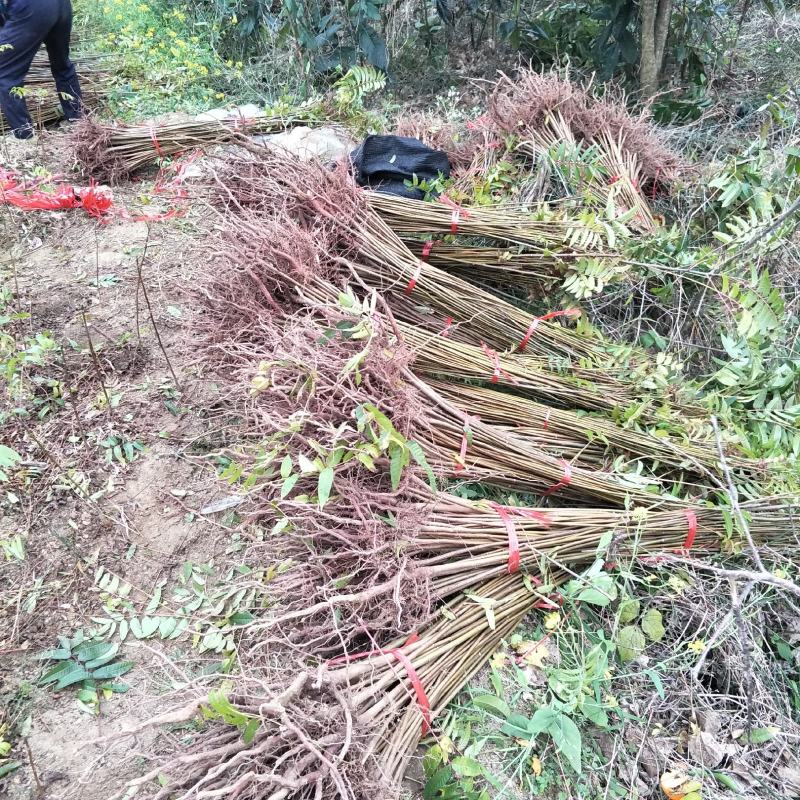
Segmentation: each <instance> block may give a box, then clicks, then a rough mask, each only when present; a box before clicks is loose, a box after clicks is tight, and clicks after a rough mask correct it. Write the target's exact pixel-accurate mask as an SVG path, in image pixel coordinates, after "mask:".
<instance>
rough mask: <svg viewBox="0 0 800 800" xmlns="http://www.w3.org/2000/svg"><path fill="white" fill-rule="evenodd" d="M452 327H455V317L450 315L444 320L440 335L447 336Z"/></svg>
mask: <svg viewBox="0 0 800 800" xmlns="http://www.w3.org/2000/svg"><path fill="white" fill-rule="evenodd" d="M452 327H453V318H452V317H448V318H447V319H446V320H445V321H444V328H442V330H441V332H440V333H439V336H447V333H448V331H449V330H450V328H452Z"/></svg>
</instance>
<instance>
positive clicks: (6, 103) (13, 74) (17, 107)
mask: <svg viewBox="0 0 800 800" xmlns="http://www.w3.org/2000/svg"><path fill="white" fill-rule="evenodd" d="M54 22H55V13H54V9H53V8H51V3H50V2H39V1H38V0H37V2H33V1H32V0H11V2H9V4H8V17H7V19H6V24H5V25H4V26H3V27H2V28H0V108H2V111H3V115H4V116H5V118H6V122H7V124H8V126H9V128H10V129H11V130H12V132H13V133H14V135H15V136H16V137H17V138H18V139H28V138H30V137H31V136H33V125H32V124H31V118H30V114H28V107H27V105H26V103H25V95H24V88H25V76H26V75H27V74H28V69H30V66H31V61H33V57H34V56H35V55H36V51H37V50H38V49H39V46H40V45H41V44H42V40H43V39H44V37H45V36H46V35H47V32H48V31H49V30H50V28H51V27H52V26H53V23H54Z"/></svg>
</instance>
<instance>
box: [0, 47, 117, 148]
mask: <svg viewBox="0 0 800 800" xmlns="http://www.w3.org/2000/svg"><path fill="white" fill-rule="evenodd" d="M72 60H73V62H74V63H75V69H76V70H77V72H78V75H79V77H80V81H81V94H82V99H83V105H84V106H85V108H87V109H89V110H91V109H94V108H96V107H97V106H99V105H100V103H101V102H102V100H103V98H104V97H105V95H106V94H107V88H106V87H107V85H108V72H109V69H108V62H107V59H106V58H104V57H101V56H96V55H88V54H81V53H77V54H73V56H72ZM19 91H20V92H21V94H22V96H23V97H24V98H25V103H26V105H27V106H28V111H29V112H30V115H31V120H32V121H33V124H34V125H36V126H37V127H39V128H42V127H45V126H46V125H51V124H53V123H55V122H58V121H59V120H60V119H61V118H62V117H63V111H62V109H61V99H60V98H59V96H58V93H57V91H56V88H55V84H54V83H53V73H52V71H51V69H50V59H49V58H48V56H47V51H46V50H45V49H44V47H43V48H42V49H41V50H40V51H39V52H38V53H37V54H36V56H35V57H34V59H33V63H32V64H31V67H30V69H29V70H28V74H27V75H26V76H25V86H24V87H19ZM7 130H8V124H7V122H6V118H5V116H3V115H2V114H0V133H4V132H6V131H7Z"/></svg>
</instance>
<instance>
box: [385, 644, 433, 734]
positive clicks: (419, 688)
mask: <svg viewBox="0 0 800 800" xmlns="http://www.w3.org/2000/svg"><path fill="white" fill-rule="evenodd" d="M388 655H391V656H394V657H395V658H396V659H397V660H398V661H399V662H400V663H401V664H402V665H403V669H405V671H406V675H408V679H409V681H411V686H412V687H413V688H414V694H415V695H416V697H417V705H418V706H419V710H420V712H421V713H422V735H423V736H425V735H427V734H429V733H430V732H431V702H430V700H428V695H427V694H426V693H425V687H424V686H423V685H422V681H421V680H420V679H419V675H417V671H416V670H415V669H414V665H413V664H412V663H411V659H409V657H408V656H407V655H406V654H405V653H404V652H402V651H401V650H389V652H388Z"/></svg>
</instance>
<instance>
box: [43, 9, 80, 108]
mask: <svg viewBox="0 0 800 800" xmlns="http://www.w3.org/2000/svg"><path fill="white" fill-rule="evenodd" d="M59 6H60V8H59V15H58V20H57V21H56V24H55V25H53V27H52V28H51V29H50V32H49V33H48V34H47V36H45V39H44V44H45V47H46V48H47V55H48V56H50V69H51V70H52V72H53V79H54V80H55V82H56V89H57V90H58V96H59V99H60V100H61V107H62V108H63V109H64V116H65V117H66V118H67V119H78V117H80V116H81V113H82V107H83V102H82V96H81V85H80V82H79V81H78V75H77V73H76V72H75V65H74V64H73V63H72V60H71V59H70V57H69V38H70V35H71V33H72V3H71V2H70V0H60V3H59Z"/></svg>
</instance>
